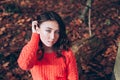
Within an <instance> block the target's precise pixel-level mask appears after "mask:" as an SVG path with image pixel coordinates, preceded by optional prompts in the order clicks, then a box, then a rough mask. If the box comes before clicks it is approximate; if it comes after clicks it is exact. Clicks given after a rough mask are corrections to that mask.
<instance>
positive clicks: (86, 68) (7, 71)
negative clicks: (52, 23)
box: [0, 0, 120, 80]
mask: <svg viewBox="0 0 120 80" xmlns="http://www.w3.org/2000/svg"><path fill="white" fill-rule="evenodd" d="M46 10H48V11H51V10H53V11H55V12H57V13H58V14H60V16H61V17H62V19H63V20H64V22H65V24H66V30H67V31H66V33H67V35H68V37H69V39H70V40H71V42H72V47H71V48H72V50H73V52H74V53H75V57H76V60H77V65H78V70H79V80H110V79H111V76H112V74H113V68H114V64H115V58H116V54H117V51H118V45H117V44H118V42H120V0H1V1H0V80H32V77H31V74H30V72H29V71H23V70H21V69H20V68H19V67H18V64H17V58H18V56H19V54H20V51H21V49H22V47H23V46H24V45H25V44H26V43H27V42H28V41H29V40H30V37H31V22H32V21H33V20H35V19H36V15H38V14H40V13H41V12H44V11H46Z"/></svg>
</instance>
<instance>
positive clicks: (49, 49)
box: [44, 46, 54, 53]
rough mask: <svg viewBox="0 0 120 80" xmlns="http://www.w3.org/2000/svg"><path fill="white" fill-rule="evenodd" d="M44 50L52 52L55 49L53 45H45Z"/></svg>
mask: <svg viewBox="0 0 120 80" xmlns="http://www.w3.org/2000/svg"><path fill="white" fill-rule="evenodd" d="M44 51H45V53H51V52H54V49H53V48H52V47H46V46H44Z"/></svg>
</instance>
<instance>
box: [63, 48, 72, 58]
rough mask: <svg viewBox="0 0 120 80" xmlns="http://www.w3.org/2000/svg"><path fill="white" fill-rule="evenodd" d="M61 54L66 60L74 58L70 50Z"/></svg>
mask: <svg viewBox="0 0 120 80" xmlns="http://www.w3.org/2000/svg"><path fill="white" fill-rule="evenodd" d="M62 54H63V55H64V56H65V57H66V58H70V57H72V56H74V54H73V51H72V50H71V49H68V50H63V52H62Z"/></svg>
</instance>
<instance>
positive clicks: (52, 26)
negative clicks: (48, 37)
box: [40, 21, 59, 30]
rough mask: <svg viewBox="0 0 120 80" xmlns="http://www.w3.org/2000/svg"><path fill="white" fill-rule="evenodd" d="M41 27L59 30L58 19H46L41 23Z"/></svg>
mask: <svg viewBox="0 0 120 80" xmlns="http://www.w3.org/2000/svg"><path fill="white" fill-rule="evenodd" d="M40 28H44V29H46V28H48V29H54V30H59V25H58V23H57V22H56V21H45V22H42V23H41V25H40Z"/></svg>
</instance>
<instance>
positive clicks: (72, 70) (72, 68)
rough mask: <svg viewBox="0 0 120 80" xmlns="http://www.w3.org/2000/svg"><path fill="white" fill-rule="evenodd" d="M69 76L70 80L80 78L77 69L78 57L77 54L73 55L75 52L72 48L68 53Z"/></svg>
mask: <svg viewBox="0 0 120 80" xmlns="http://www.w3.org/2000/svg"><path fill="white" fill-rule="evenodd" d="M66 54H67V56H66V57H67V58H66V59H67V61H66V64H67V72H68V75H67V78H68V80H78V70H77V63H76V59H75V56H74V55H73V52H72V51H71V50H70V51H68V52H67V53H66Z"/></svg>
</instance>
